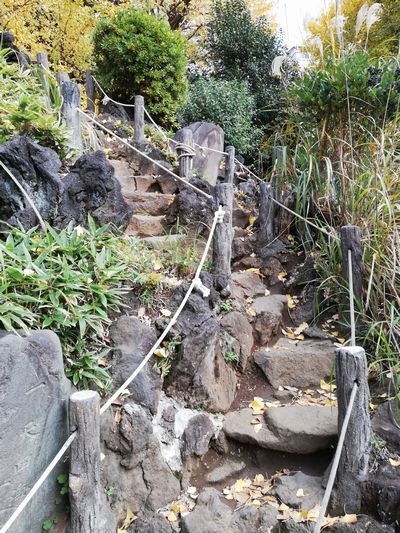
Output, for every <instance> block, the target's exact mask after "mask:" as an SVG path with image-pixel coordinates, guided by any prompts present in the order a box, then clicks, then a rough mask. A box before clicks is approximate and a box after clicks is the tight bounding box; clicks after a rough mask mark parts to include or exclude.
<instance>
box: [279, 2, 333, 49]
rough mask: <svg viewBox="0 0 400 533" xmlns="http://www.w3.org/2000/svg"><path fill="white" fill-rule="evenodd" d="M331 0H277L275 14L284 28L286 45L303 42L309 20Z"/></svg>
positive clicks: (280, 26) (280, 25) (295, 44)
mask: <svg viewBox="0 0 400 533" xmlns="http://www.w3.org/2000/svg"><path fill="white" fill-rule="evenodd" d="M330 1H331V0H275V2H276V3H275V8H274V11H275V16H276V20H277V23H278V27H279V28H281V29H282V31H283V35H284V40H285V43H286V45H287V46H288V47H289V48H291V47H292V46H297V45H300V44H302V42H303V40H304V38H305V36H306V25H307V22H308V20H310V19H312V18H314V17H316V16H318V14H319V13H320V12H321V11H322V10H324V9H325V7H326V6H327V5H329V4H330Z"/></svg>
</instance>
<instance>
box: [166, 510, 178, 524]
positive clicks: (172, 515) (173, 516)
mask: <svg viewBox="0 0 400 533" xmlns="http://www.w3.org/2000/svg"><path fill="white" fill-rule="evenodd" d="M167 520H168V522H176V521H177V520H178V517H177V516H176V514H175V513H174V511H171V512H169V513H168V515H167Z"/></svg>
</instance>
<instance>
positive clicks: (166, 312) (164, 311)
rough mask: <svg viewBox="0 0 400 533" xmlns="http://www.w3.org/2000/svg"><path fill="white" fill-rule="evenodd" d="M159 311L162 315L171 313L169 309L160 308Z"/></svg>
mask: <svg viewBox="0 0 400 533" xmlns="http://www.w3.org/2000/svg"><path fill="white" fill-rule="evenodd" d="M160 313H161V314H162V316H166V317H168V316H171V315H172V312H171V311H170V310H169V309H161V311H160Z"/></svg>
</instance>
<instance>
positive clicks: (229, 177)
mask: <svg viewBox="0 0 400 533" xmlns="http://www.w3.org/2000/svg"><path fill="white" fill-rule="evenodd" d="M226 153H227V154H228V155H226V156H225V182H226V183H233V178H234V177H235V148H234V146H227V147H226Z"/></svg>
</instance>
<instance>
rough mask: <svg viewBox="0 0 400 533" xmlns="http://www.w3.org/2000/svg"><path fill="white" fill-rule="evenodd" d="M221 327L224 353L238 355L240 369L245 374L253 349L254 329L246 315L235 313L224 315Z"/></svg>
mask: <svg viewBox="0 0 400 533" xmlns="http://www.w3.org/2000/svg"><path fill="white" fill-rule="evenodd" d="M220 325H221V337H220V342H221V347H222V353H223V354H226V353H235V354H237V355H238V357H239V360H238V367H239V369H240V370H241V371H242V372H244V371H245V369H246V366H247V361H248V359H249V357H250V354H251V350H252V348H253V328H252V327H251V324H250V322H249V321H248V319H247V316H246V315H245V314H244V313H239V312H237V311H233V312H231V313H228V314H226V315H224V316H223V317H222V319H221V322H220Z"/></svg>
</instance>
